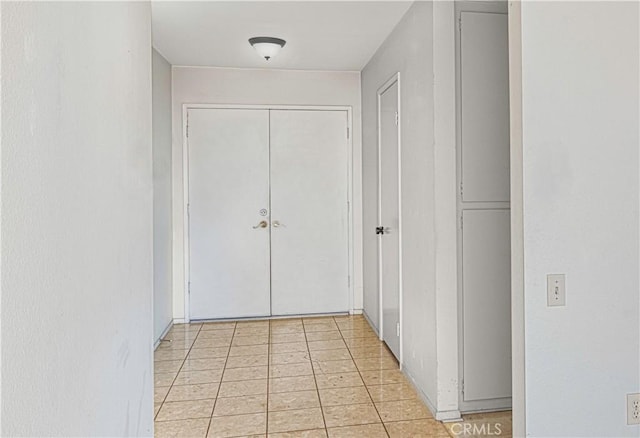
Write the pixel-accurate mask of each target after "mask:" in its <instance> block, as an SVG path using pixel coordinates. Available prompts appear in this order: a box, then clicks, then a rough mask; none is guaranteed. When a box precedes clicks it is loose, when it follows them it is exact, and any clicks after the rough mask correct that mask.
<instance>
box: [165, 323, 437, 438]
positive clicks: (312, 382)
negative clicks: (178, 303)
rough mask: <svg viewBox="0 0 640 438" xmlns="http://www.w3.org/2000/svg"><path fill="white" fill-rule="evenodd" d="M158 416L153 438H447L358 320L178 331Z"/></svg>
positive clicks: (169, 348) (172, 335) (168, 349)
mask: <svg viewBox="0 0 640 438" xmlns="http://www.w3.org/2000/svg"><path fill="white" fill-rule="evenodd" d="M169 341H170V342H169ZM155 414H156V418H155V420H156V421H155V436H156V437H216V438H217V437H240V436H254V437H266V436H269V437H308V438H314V437H331V438H333V437H367V438H375V437H392V438H393V437H433V438H440V437H442V438H444V437H447V438H448V437H449V432H448V431H447V429H446V428H445V426H444V425H443V424H442V423H440V422H438V421H435V420H434V419H433V418H432V416H431V414H430V412H429V411H428V410H427V408H426V407H425V406H424V404H423V403H422V402H421V401H420V400H419V399H418V397H417V395H416V393H415V391H414V390H413V388H412V387H411V386H410V385H409V383H408V382H407V381H406V380H405V377H404V376H403V375H402V374H401V373H400V371H399V370H398V365H397V362H396V361H395V359H394V358H393V356H392V355H391V353H390V352H389V351H388V350H387V349H386V347H385V346H384V345H383V344H382V343H381V342H380V341H379V340H378V339H377V337H376V335H375V333H374V332H373V331H372V330H371V328H370V326H369V324H368V323H367V321H366V320H365V319H364V318H363V317H362V316H340V317H322V318H295V319H278V320H271V321H241V322H237V323H236V322H219V323H203V324H187V325H176V326H174V327H173V328H172V329H171V331H170V332H169V334H168V335H167V336H166V337H165V341H163V342H162V343H161V345H160V346H159V347H158V349H157V350H156V352H155Z"/></svg>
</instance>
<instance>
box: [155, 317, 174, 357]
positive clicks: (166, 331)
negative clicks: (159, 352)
mask: <svg viewBox="0 0 640 438" xmlns="http://www.w3.org/2000/svg"><path fill="white" fill-rule="evenodd" d="M171 327H173V320H171V321H169V325H167V327H166V328H165V329H164V331H163V332H162V334H161V335H160V337H159V338H158V339H156V341H155V342H154V343H153V351H156V349H157V348H158V346H159V345H160V341H162V340H163V339H164V337H165V336H167V333H169V330H171Z"/></svg>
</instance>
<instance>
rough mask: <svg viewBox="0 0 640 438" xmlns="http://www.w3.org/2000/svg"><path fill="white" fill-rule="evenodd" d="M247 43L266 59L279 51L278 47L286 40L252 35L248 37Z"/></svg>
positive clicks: (282, 45)
mask: <svg viewBox="0 0 640 438" xmlns="http://www.w3.org/2000/svg"><path fill="white" fill-rule="evenodd" d="M249 44H251V45H252V46H253V48H254V49H256V52H258V55H260V56H262V57H263V58H264V59H266V60H267V61H268V60H270V59H271V58H273V57H274V56H276V55H277V54H278V52H280V49H282V48H283V47H284V45H285V44H287V42H286V41H285V40H282V39H280V38H273V37H253V38H249Z"/></svg>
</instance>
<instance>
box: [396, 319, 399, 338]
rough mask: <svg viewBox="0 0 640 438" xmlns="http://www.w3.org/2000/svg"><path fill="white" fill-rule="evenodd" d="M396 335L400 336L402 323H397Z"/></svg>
mask: <svg viewBox="0 0 640 438" xmlns="http://www.w3.org/2000/svg"><path fill="white" fill-rule="evenodd" d="M396 336H398V337H400V323H399V322H397V323H396Z"/></svg>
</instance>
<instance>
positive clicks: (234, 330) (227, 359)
mask: <svg viewBox="0 0 640 438" xmlns="http://www.w3.org/2000/svg"><path fill="white" fill-rule="evenodd" d="M237 328H238V324H237V323H236V324H235V325H234V326H233V335H234V336H235V333H236V330H237ZM200 330H202V328H200ZM231 339H232V340H233V336H232V337H231ZM230 352H231V345H229V349H228V350H227V357H226V358H225V360H224V368H223V369H222V376H220V384H219V385H218V390H217V391H216V400H215V401H214V403H213V409H212V410H211V416H210V417H209V425H208V426H207V433H206V435H205V437H208V436H209V430H210V429H211V422H212V420H213V413H214V412H215V410H216V404H217V403H218V397H219V396H220V388H221V387H222V380H223V379H224V372H225V371H226V369H227V362H228V361H229V353H230ZM187 357H188V356H187Z"/></svg>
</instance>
